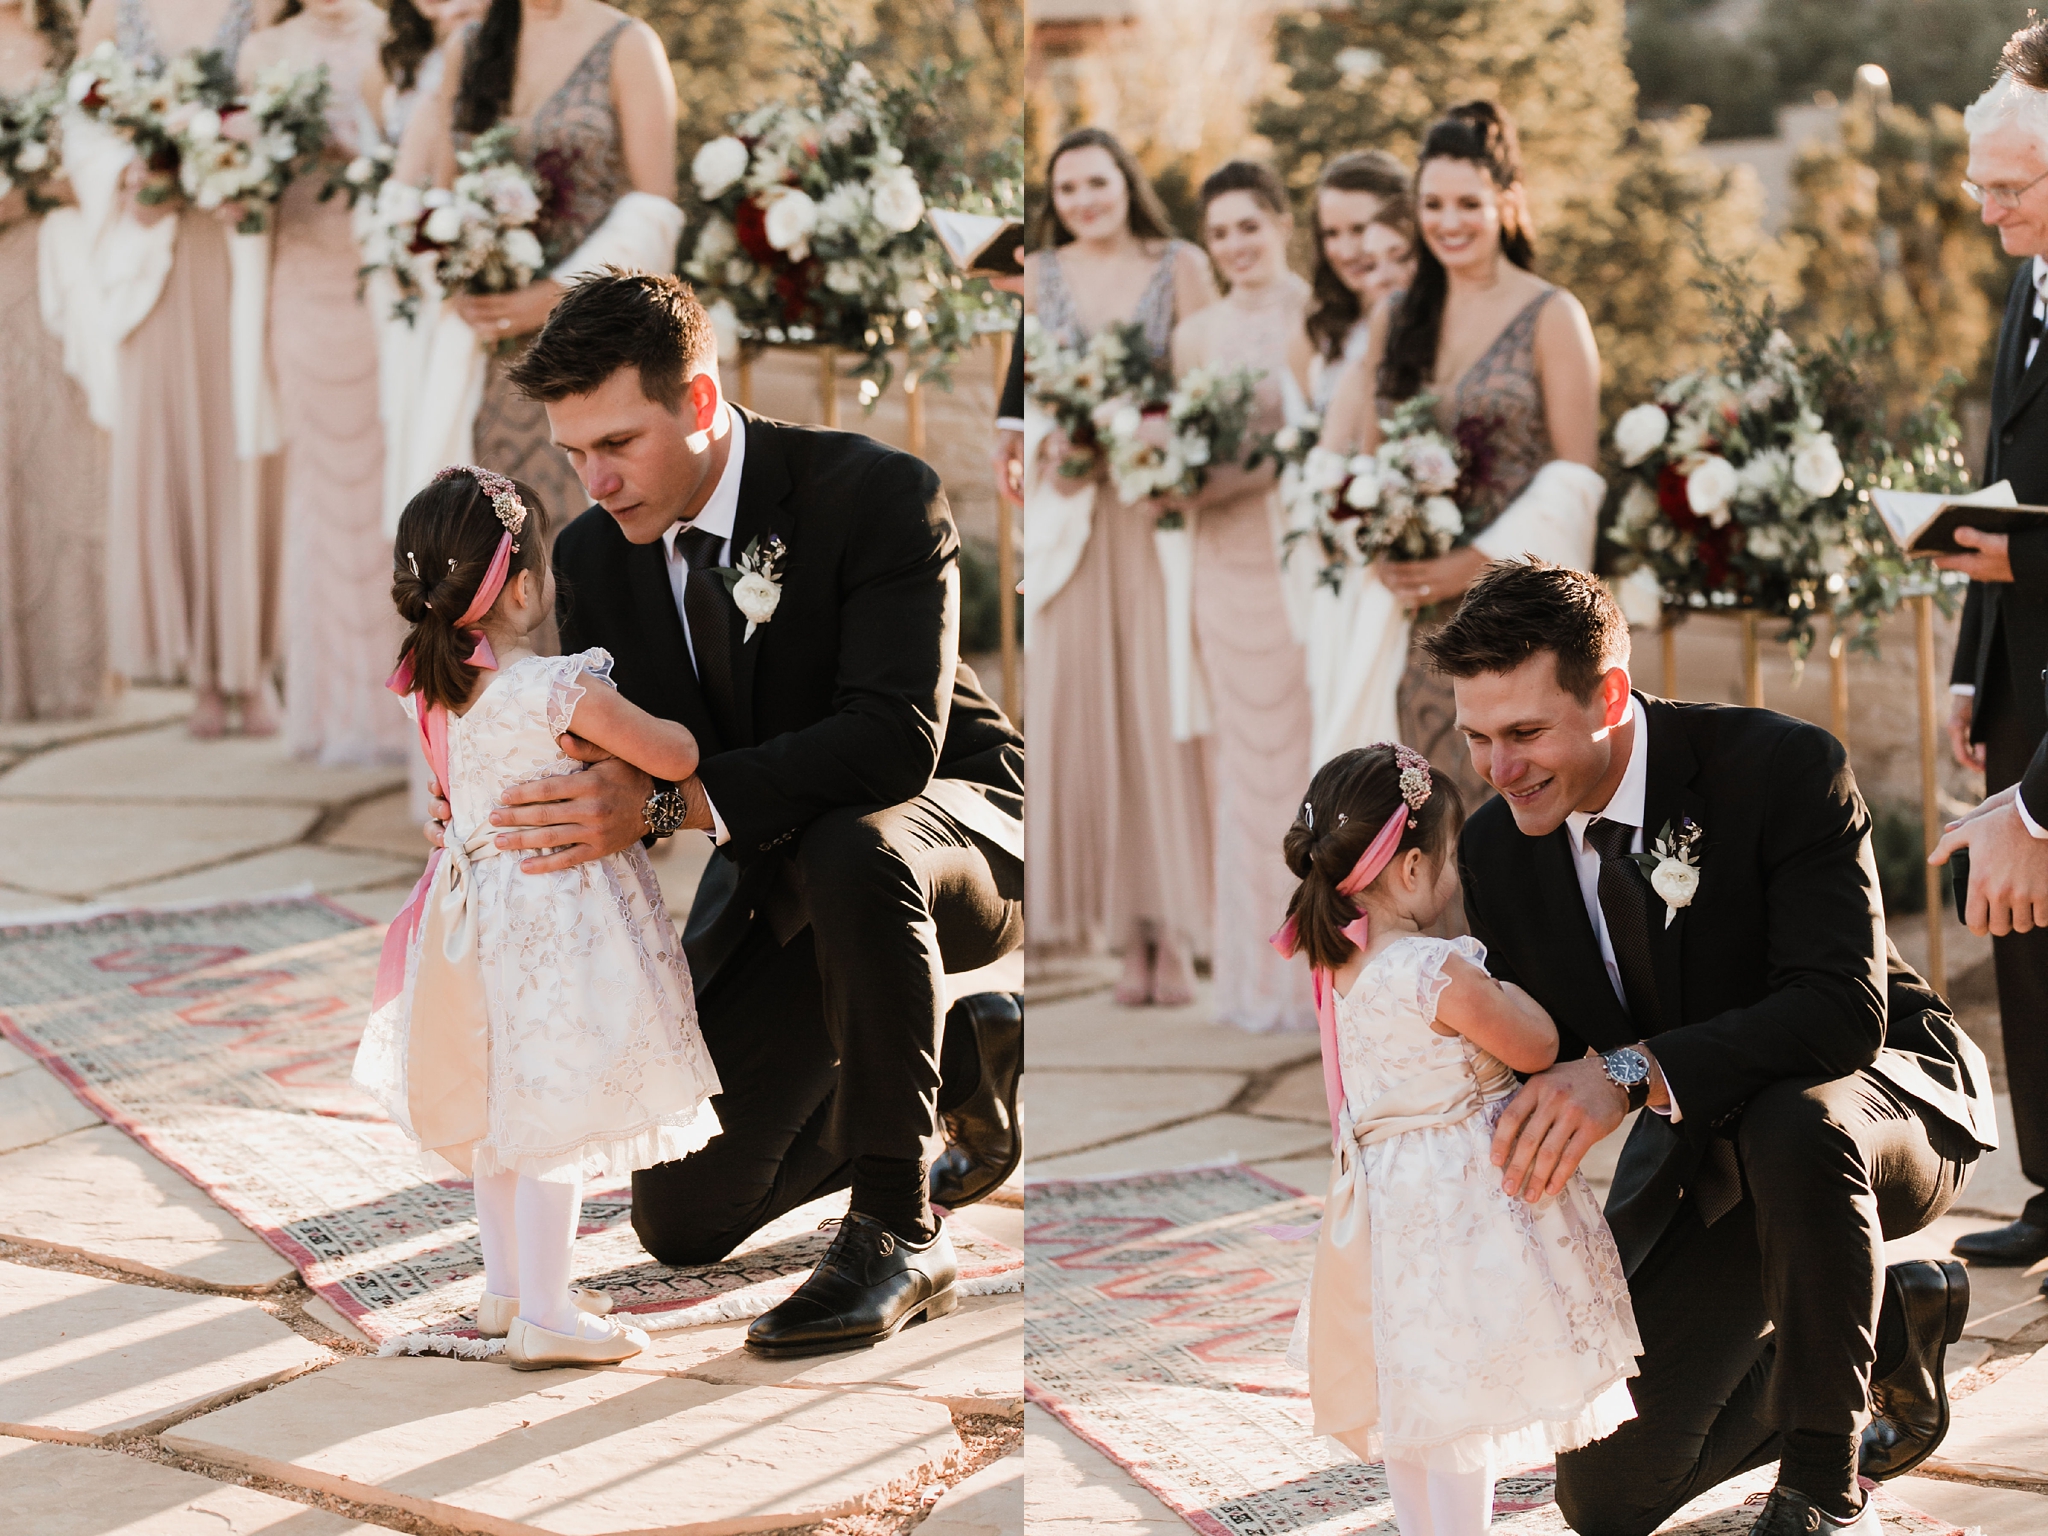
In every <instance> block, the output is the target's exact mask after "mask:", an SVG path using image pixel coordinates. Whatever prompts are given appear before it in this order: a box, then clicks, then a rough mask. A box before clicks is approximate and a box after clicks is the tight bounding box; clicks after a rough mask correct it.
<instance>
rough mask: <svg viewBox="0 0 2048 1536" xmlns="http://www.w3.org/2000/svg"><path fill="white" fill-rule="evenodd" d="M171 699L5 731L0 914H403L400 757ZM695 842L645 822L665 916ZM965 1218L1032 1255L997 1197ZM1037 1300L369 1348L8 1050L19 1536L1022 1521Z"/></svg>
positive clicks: (0, 746)
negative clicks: (104, 910) (881, 1337)
mask: <svg viewBox="0 0 2048 1536" xmlns="http://www.w3.org/2000/svg"><path fill="white" fill-rule="evenodd" d="M189 705H190V701H189V698H188V697H187V696H186V695H184V694H182V693H179V692H177V691H175V690H168V689H140V688H139V689H134V690H131V691H130V692H129V693H128V694H126V695H125V696H124V697H123V698H122V699H121V700H120V701H119V702H118V704H117V705H116V706H115V707H114V708H113V709H112V710H111V711H110V712H109V713H107V714H106V715H103V716H102V717H100V718H98V719H96V720H92V721H87V722H78V723H75V724H65V725H49V726H44V725H39V726H0V921H18V920H19V918H20V917H21V916H22V915H25V914H36V913H68V914H77V913H82V912H86V911H89V910H92V909H93V908H94V907H100V906H115V907H118V906H126V905H140V904H154V903H159V902H177V901H187V900H200V901H215V900H226V899H234V898H241V897H250V896H257V895H265V894H272V893H276V892H279V891H283V890H292V889H297V890H306V889H310V890H312V891H315V892H318V893H319V894H321V895H323V896H325V897H327V898H328V899H330V900H331V901H333V902H335V903H336V904H337V905H340V906H343V907H345V908H347V909H349V910H352V911H355V912H357V913H360V914H361V915H363V916H365V917H368V918H370V919H372V920H375V921H380V922H381V921H384V920H386V919H388V918H389V917H390V916H391V914H392V913H393V912H395V911H396V910H397V908H398V907H399V906H400V905H401V904H402V902H403V901H404V898H405V895H406V893H407V892H408V891H409V890H410V889H411V887H412V884H413V882H414V881H415V880H416V879H417V877H418V874H419V871H420V869H421V868H422V866H423V864H424V859H425V849H424V845H423V844H422V842H421V840H420V835H419V830H418V828H417V826H415V825H414V824H413V822H412V820H411V818H410V816H409V815H408V813H407V809H406V790H405V774H404V771H403V770H402V769H318V768H311V767H308V766H306V765H304V764H300V763H295V762H293V761H291V760H290V759H289V758H287V757H286V755H285V754H284V752H283V750H282V748H281V747H280V746H279V745H278V744H277V743H276V742H275V741H247V740H233V739H230V740H225V741H219V742H206V743H201V742H195V741H193V740H192V739H191V738H190V737H189V736H187V735H186V734H185V733H184V732H183V730H182V727H181V725H180V722H181V721H182V719H183V717H184V715H185V714H186V712H187V711H188V709H189ZM707 856H708V845H707V844H706V843H704V841H703V840H702V839H699V838H694V837H679V838H676V839H674V840H673V841H672V842H671V843H668V844H665V845H662V850H661V852H660V854H659V855H658V857H657V859H656V864H655V867H656V870H657V871H658V873H659V875H660V877H661V880H662V884H663V886H664V888H665V890H666V891H667V894H668V896H669V899H670V904H671V906H672V907H675V908H676V909H678V910H681V909H683V908H686V907H687V905H688V897H689V892H690V891H691V889H692V888H693V887H694V884H695V882H696V879H697V877H698V875H699V874H700V872H701V871H702V869H703V865H704V861H705V859H706V857H707ZM4 1006H5V1000H4V999H0V1007H4ZM1005 1198H1008V1197H1005ZM975 1221H976V1225H977V1226H979V1227H980V1228H981V1229H982V1230H984V1231H986V1232H988V1233H989V1234H990V1235H991V1236H994V1237H997V1238H998V1239H1000V1240H1001V1241H1003V1242H1005V1243H1008V1244H1010V1245H1011V1246H1013V1247H1014V1246H1021V1244H1022V1240H1023V1236H1022V1229H1023V1212H1022V1209H1021V1207H1020V1206H1019V1205H1018V1204H1017V1203H1016V1202H1015V1201H1014V1200H1011V1203H1009V1204H1007V1205H1005V1204H998V1203H990V1204H985V1205H983V1206H981V1207H979V1208H977V1210H976V1213H975ZM1023 1309H1024V1298H1023V1297H1022V1296H1019V1295H998V1296H987V1297H975V1298H970V1299H968V1300H967V1301H965V1302H964V1303H963V1304H962V1305H961V1307H960V1308H959V1310H958V1311H956V1312H955V1313H954V1314H953V1315H952V1316H951V1317H949V1318H946V1319H944V1320H942V1321H940V1322H938V1323H935V1324H930V1325H926V1326H923V1327H917V1328H912V1329H908V1330H906V1331H905V1332H904V1333H903V1334H901V1335H899V1336H898V1337H897V1338H896V1339H894V1340H891V1341H890V1342H889V1343H888V1344H886V1345H883V1346H881V1347H878V1348H876V1349H873V1350H870V1351H865V1352H862V1353H859V1354H850V1355H838V1356H830V1357H825V1358H822V1359H817V1360H809V1361H802V1360H799V1361H777V1362H770V1361H760V1360H755V1359H753V1358H752V1357H750V1356H748V1355H746V1354H745V1353H744V1352H743V1350H742V1349H741V1347H740V1345H741V1340H742V1338H743V1336H744V1333H745V1325H744V1324H740V1323H717V1324H709V1325H704V1326H701V1327H696V1328H684V1329H676V1330H673V1331H668V1332H663V1333H657V1334H656V1335H655V1336H654V1338H655V1343H654V1346H653V1348H651V1349H650V1350H648V1351H647V1353H646V1354H644V1355H643V1356H641V1357H640V1358H639V1359H637V1360H635V1361H632V1362H630V1363H629V1364H628V1365H627V1366H625V1367H622V1368H619V1369H616V1370H604V1371H568V1370H564V1371H551V1372H540V1373H531V1374H528V1373H519V1372H513V1371H510V1370H507V1369H505V1368H504V1367H503V1366H501V1365H498V1364H495V1363H492V1362H469V1361H460V1360H448V1359H431V1358H395V1359H379V1358H375V1357H373V1356H372V1355H371V1353H370V1350H369V1348H368V1346H367V1344H366V1343H365V1342H364V1340H363V1339H362V1336H361V1335H360V1334H357V1333H356V1332H355V1330H354V1329H353V1328H351V1327H350V1326H349V1325H348V1324H347V1323H345V1322H344V1321H343V1320H342V1319H341V1317H340V1316H339V1314H338V1313H336V1312H335V1311H334V1310H333V1309H332V1308H331V1307H330V1306H328V1305H327V1303H326V1302H325V1301H323V1300H322V1299H321V1298H319V1297H317V1296H314V1295H313V1294H312V1293H311V1292H309V1291H307V1290H306V1288H305V1286H304V1284H303V1283H302V1282H301V1281H300V1279H299V1277H298V1276H297V1274H296V1273H295V1272H294V1270H293V1269H292V1266H291V1265H290V1264H289V1263H287V1262H286V1261H285V1260H284V1259H283V1258H282V1257H281V1256H280V1255H278V1254H277V1253H276V1252H274V1251H273V1250H272V1249H271V1248H270V1247H269V1246H268V1245H267V1244H266V1243H264V1242H263V1241H262V1240H261V1239H260V1238H258V1237H257V1236H256V1235H255V1234H254V1233H252V1232H250V1231H249V1230H248V1229H246V1228H244V1227H242V1226H241V1225H240V1223H238V1222H237V1221H236V1220H235V1219H234V1218H233V1217H231V1216H230V1215H228V1213H227V1212H226V1211H225V1210H223V1209H222V1208H221V1207H220V1206H218V1205H217V1204H215V1203H214V1201H213V1200H212V1199H211V1198H210V1197H208V1196H207V1195H206V1194H204V1193H203V1192H202V1191H200V1190H199V1189H198V1188H197V1187H195V1186H194V1185H192V1184H191V1183H189V1182H188V1181H187V1180H186V1179H185V1178H184V1177H183V1176H182V1175H180V1174H178V1173H176V1172H175V1171H173V1170H172V1169H170V1168H169V1167H167V1166H166V1165H165V1164H163V1163H162V1162H160V1161H159V1160H158V1159H157V1158H155V1157H154V1156H152V1155H151V1154H150V1153H149V1152H147V1151H146V1150H144V1149H143V1148H142V1147H141V1146H140V1145H138V1144H137V1143H136V1142H134V1141H133V1140H131V1139H130V1138H129V1137H128V1136H127V1135H126V1134H125V1133H123V1132H121V1131H120V1130H118V1129H116V1128H115V1127H113V1126H110V1125H107V1124H104V1123H102V1121H101V1120H100V1117H99V1116H98V1115H97V1114H95V1113H94V1112H93V1111H92V1110H90V1109H88V1108H86V1107H85V1106H84V1105H83V1104H81V1103H80V1102H79V1101H78V1100H77V1099H76V1098H75V1097H73V1095H72V1094H71V1093H70V1091H69V1090H68V1089H67V1088H65V1087H64V1085H63V1084H62V1083H61V1082H59V1081H58V1080H57V1079H56V1078H55V1077H54V1076H52V1075H51V1074H50V1073H48V1072H47V1071H46V1070H45V1069H44V1068H43V1067H41V1066H40V1065H38V1064H37V1063H35V1062H34V1061H32V1060H31V1059H30V1058H29V1057H27V1056H26V1055H24V1054H23V1053H21V1052H20V1051H18V1050H16V1049H14V1048H13V1047H12V1046H9V1045H6V1044H4V1043H0V1510H4V1511H5V1512H6V1517H5V1519H4V1520H0V1525H4V1526H5V1528H6V1529H8V1530H9V1531H16V1530H19V1531H24V1532H31V1533H33V1536H113V1533H116V1532H121V1533H129V1532H133V1533H136V1536H188V1533H192V1536H197V1533H199V1532H229V1533H236V1536H239V1533H244V1532H249V1533H265V1536H341V1533H347V1532H356V1531H370V1530H377V1529H383V1530H402V1531H410V1532H415V1533H419V1536H442V1533H452V1532H455V1531H487V1532H493V1533H541V1532H546V1533H551V1536H572V1533H573V1536H603V1533H607V1532H615V1531H633V1532H692V1533H710V1532H726V1531H755V1530H774V1531H779V1532H786V1533H787V1532H794V1531H798V1530H802V1531H818V1532H830V1533H835V1536H883V1533H894V1532H899V1531H905V1530H908V1529H910V1528H911V1527H913V1526H917V1527H918V1528H920V1529H928V1530H930V1531H932V1532H934V1533H936V1536H998V1533H1000V1536H1019V1533H1021V1531H1022V1529H1023V1478H1022V1457H1021V1455H1020V1454H1018V1452H1019V1451H1020V1449H1021V1442H1022V1423H1023V1403H1022V1394H1021V1373H1022V1351H1023Z"/></svg>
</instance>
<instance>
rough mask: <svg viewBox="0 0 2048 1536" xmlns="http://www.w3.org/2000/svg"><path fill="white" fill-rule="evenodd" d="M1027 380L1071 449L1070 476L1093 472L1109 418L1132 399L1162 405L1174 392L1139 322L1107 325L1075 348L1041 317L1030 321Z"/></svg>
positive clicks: (1026, 338)
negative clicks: (1049, 328) (1158, 402)
mask: <svg viewBox="0 0 2048 1536" xmlns="http://www.w3.org/2000/svg"><path fill="white" fill-rule="evenodd" d="M1024 378H1025V382H1026V386H1027V387H1028V388H1029V389H1030V391H1031V398H1032V401H1033V402H1034V403H1035V404H1036V405H1037V406H1038V407H1039V409H1041V410H1042V411H1044V412H1045V413H1046V415H1048V416H1050V417H1051V418H1052V420H1053V423H1054V425H1056V426H1057V427H1058V428H1059V429H1060V432H1061V433H1062V434H1063V435H1064V436H1065V437H1066V439H1067V443H1068V445H1069V447H1070V448H1071V449H1072V451H1071V452H1070V453H1069V454H1068V456H1067V459H1066V462H1065V463H1063V464H1062V465H1061V466H1060V468H1061V470H1062V471H1063V472H1064V473H1066V474H1069V475H1085V474H1086V473H1088V471H1089V470H1090V469H1092V468H1093V467H1094V464H1095V459H1096V456H1097V454H1098V453H1100V452H1101V451H1102V449H1103V442H1102V429H1103V427H1104V425H1105V424H1106V422H1107V420H1108V418H1109V416H1110V415H1112V414H1114V413H1115V411H1117V410H1118V409H1120V408H1122V407H1123V406H1124V405H1126V404H1128V403H1129V402H1131V401H1133V400H1138V401H1153V400H1158V401H1163V400H1164V399H1165V398H1166V396H1167V395H1168V394H1169V393H1171V391H1172V388H1173V379H1172V376H1171V375H1170V374H1169V373H1168V372H1167V371H1166V366H1165V364H1164V363H1163V362H1161V361H1160V360H1159V359H1157V358H1155V357H1154V356H1153V355H1152V348H1151V344H1150V343H1149V342H1148V341H1147V340H1146V339H1145V328H1144V326H1142V325H1140V324H1139V323H1137V322H1136V321H1134V320H1126V321H1118V322H1116V323H1115V324H1112V325H1106V326H1104V327H1103V328H1102V329H1101V330H1099V331H1097V332H1096V333H1095V334H1094V336H1092V337H1091V338H1089V340H1088V343H1087V345H1085V346H1081V347H1070V346H1066V345H1064V344H1063V343H1062V342H1061V341H1060V339H1059V338H1058V337H1057V336H1056V335H1054V334H1053V333H1052V332H1051V331H1048V330H1046V329H1045V327H1044V326H1042V325H1040V324H1039V323H1038V317H1037V316H1035V315H1028V316H1026V317H1025V320H1024Z"/></svg>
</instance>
